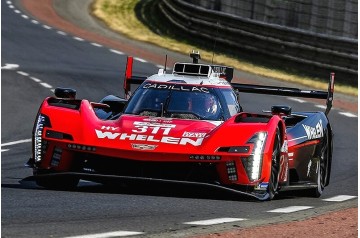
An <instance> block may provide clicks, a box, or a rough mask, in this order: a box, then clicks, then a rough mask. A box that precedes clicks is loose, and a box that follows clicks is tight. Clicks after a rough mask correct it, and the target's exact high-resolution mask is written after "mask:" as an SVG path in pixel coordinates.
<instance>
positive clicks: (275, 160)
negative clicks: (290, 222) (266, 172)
mask: <svg viewBox="0 0 360 238" xmlns="http://www.w3.org/2000/svg"><path fill="white" fill-rule="evenodd" d="M280 144H281V140H280V130H279V128H277V129H276V134H275V138H274V147H273V151H272V156H271V157H272V158H271V175H270V180H269V186H268V194H269V199H268V200H272V199H273V198H274V197H275V195H276V194H277V191H278V189H279V172H280V152H281V151H280V150H281V145H280Z"/></svg>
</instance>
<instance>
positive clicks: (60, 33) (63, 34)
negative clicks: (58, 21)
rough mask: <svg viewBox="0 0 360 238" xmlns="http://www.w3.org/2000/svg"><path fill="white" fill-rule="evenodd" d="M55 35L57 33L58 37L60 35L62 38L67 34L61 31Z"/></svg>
mask: <svg viewBox="0 0 360 238" xmlns="http://www.w3.org/2000/svg"><path fill="white" fill-rule="evenodd" d="M56 33H58V34H59V35H62V36H66V35H67V34H66V33H65V32H63V31H57V32H56Z"/></svg>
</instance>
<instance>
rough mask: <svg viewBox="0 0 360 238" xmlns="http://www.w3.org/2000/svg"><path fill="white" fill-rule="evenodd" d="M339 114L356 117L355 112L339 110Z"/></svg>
mask: <svg viewBox="0 0 360 238" xmlns="http://www.w3.org/2000/svg"><path fill="white" fill-rule="evenodd" d="M339 114H340V115H343V116H346V117H358V116H357V115H355V114H352V113H350V112H339Z"/></svg>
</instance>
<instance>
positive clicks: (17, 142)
mask: <svg viewBox="0 0 360 238" xmlns="http://www.w3.org/2000/svg"><path fill="white" fill-rule="evenodd" d="M29 142H31V139H24V140H17V141H11V142H7V143H4V144H1V147H3V146H9V145H16V144H21V143H29Z"/></svg>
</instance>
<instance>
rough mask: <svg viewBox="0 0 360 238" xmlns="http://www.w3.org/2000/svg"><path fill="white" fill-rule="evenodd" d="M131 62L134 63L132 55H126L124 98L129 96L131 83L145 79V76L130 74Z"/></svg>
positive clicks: (138, 82) (140, 82) (137, 82)
mask: <svg viewBox="0 0 360 238" xmlns="http://www.w3.org/2000/svg"><path fill="white" fill-rule="evenodd" d="M133 63H134V58H133V57H132V56H128V57H127V62H126V70H125V78H124V91H125V98H127V99H128V98H129V97H130V92H131V91H130V90H131V87H130V86H131V84H142V83H143V82H144V81H145V79H147V77H143V76H133V75H132V69H133Z"/></svg>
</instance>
